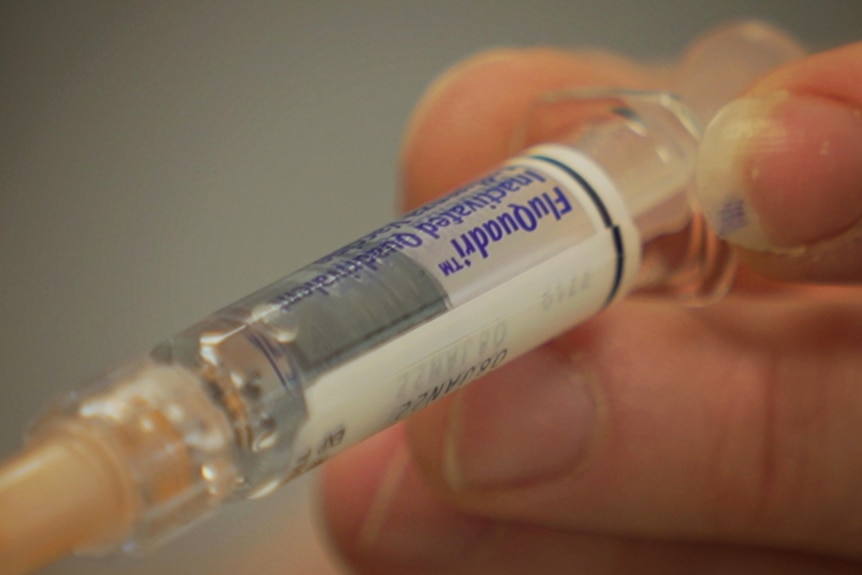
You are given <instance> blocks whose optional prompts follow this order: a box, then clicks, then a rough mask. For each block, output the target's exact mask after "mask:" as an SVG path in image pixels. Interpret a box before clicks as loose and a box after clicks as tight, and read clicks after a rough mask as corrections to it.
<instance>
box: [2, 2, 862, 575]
mask: <svg viewBox="0 0 862 575" xmlns="http://www.w3.org/2000/svg"><path fill="white" fill-rule="evenodd" d="M742 17H758V18H763V19H766V20H769V21H772V22H774V23H776V24H778V25H781V26H783V27H785V28H786V29H788V30H790V31H791V32H793V33H794V34H796V35H797V36H798V37H799V38H801V39H802V40H803V41H804V42H806V43H807V44H808V45H809V46H810V47H812V48H813V49H820V48H826V47H830V46H834V45H837V44H840V43H845V42H849V41H852V40H854V39H859V37H860V35H862V33H860V29H859V23H860V22H862V2H859V0H819V1H818V2H811V1H810V0H726V1H723V2H722V1H719V2H716V1H713V2H706V1H696V0H651V1H649V2H646V1H642V0H628V1H624V0H619V1H613V0H580V1H577V0H570V1H562V0H531V1H530V2H523V1H522V2H517V1H514V0H500V1H497V2H478V1H475V2H470V1H465V0H437V1H435V2H426V3H423V2H409V1H396V0H392V1H388V2H387V1H382V0H378V1H367V2H346V1H344V2H337V1H335V0H309V1H302V0H293V1H286V2H229V1H226V0H222V1H199V2H194V1H182V2H95V1H79V2H74V3H72V2H2V3H1V4H0V458H5V457H7V456H9V455H11V454H12V453H13V452H14V451H15V450H16V449H17V448H18V447H19V446H20V438H21V431H22V430H23V429H24V428H25V427H26V425H27V424H28V422H30V421H31V420H32V419H33V417H34V416H35V415H36V414H37V413H38V411H39V409H40V406H42V405H43V404H44V403H45V402H46V401H47V400H48V399H49V398H50V397H52V396H54V395H56V394H57V393H58V392H60V391H61V390H64V389H67V388H69V387H70V386H73V385H75V384H80V383H81V382H84V381H86V380H88V379H90V378H92V377H94V376H95V375H97V374H99V373H100V372H101V371H102V370H103V369H104V368H105V367H106V366H109V365H113V364H116V363H118V362H120V361H122V360H124V359H127V358H131V357H134V356H136V355H138V354H140V353H142V352H143V351H145V350H147V349H149V348H150V347H151V346H152V345H153V344H155V343H156V342H158V341H159V340H161V339H163V338H164V337H166V336H168V335H170V334H172V333H174V332H176V331H178V330H180V329H182V328H183V327H185V326H187V325H188V324H190V323H192V322H194V321H195V320H197V319H199V318H201V317H202V316H204V315H206V314H208V313H210V312H211V311H213V310H215V309H217V308H219V307H221V306H222V305H224V304H227V303H229V302H231V301H233V300H235V299H237V298H239V297H241V296H243V295H246V294H247V293H249V292H251V291H253V290H255V289H256V288H258V287H261V286H263V285H264V284H267V283H269V282H271V281H273V280H275V279H277V278H278V277H280V276H282V275H284V274H285V273H287V272H288V271H291V270H292V269H294V268H296V267H298V266H300V265H302V264H303V263H307V262H308V261H310V260H311V259H314V258H316V257H318V256H321V255H323V254H325V253H326V252H328V251H329V250H331V249H334V248H336V247H338V246H339V245H340V244H343V243H345V242H347V241H349V240H351V239H354V238H355V237H356V236H358V235H359V234H361V233H363V232H366V231H369V230H370V229H372V228H373V227H375V226H377V225H380V224H383V223H385V221H386V220H387V219H389V218H390V216H392V215H393V213H394V197H395V194H396V189H397V172H398V166H397V159H398V151H399V145H400V140H401V133H402V129H403V126H404V124H405V122H406V121H407V118H408V116H409V114H410V111H411V108H412V106H413V105H414V103H415V102H416V100H417V99H418V98H419V96H420V94H421V93H422V91H423V90H424V88H425V87H426V86H427V85H428V83H429V82H430V81H431V80H432V79H433V78H434V77H435V76H436V75H438V74H439V73H441V72H442V71H443V70H445V69H446V68H447V67H448V66H450V65H452V64H453V63H455V62H457V61H458V60H460V59H462V58H464V57H465V56H467V55H469V54H471V53H473V52H476V51H478V50H482V49H486V48H489V47H495V46H503V45H506V46H512V45H514V46H530V45H537V44H545V45H554V46H561V47H575V46H583V45H589V46H594V47H604V48H608V49H612V50H616V51H620V52H623V53H627V54H633V55H637V56H639V57H648V58H670V57H673V55H675V54H677V53H678V52H679V51H680V50H681V49H682V48H683V47H684V46H685V44H686V42H687V41H688V40H689V39H691V38H692V37H693V36H695V35H697V34H698V33H701V32H703V31H705V30H707V29H709V28H711V27H713V26H715V25H717V24H719V23H722V22H725V21H727V20H729V19H739V18H742ZM313 484H314V477H310V478H306V479H303V480H300V481H298V482H296V483H293V484H291V485H289V486H287V487H285V488H283V489H281V490H280V491H278V492H277V493H275V494H274V495H272V496H270V497H269V498H268V499H265V500H263V501H257V502H251V503H245V504H241V505H233V506H231V507H230V508H229V509H226V510H225V512H224V513H222V514H221V515H220V516H219V517H218V518H216V519H215V520H211V521H210V522H209V523H207V524H206V525H204V526H202V527H199V528H198V529H197V530H195V531H194V532H192V533H190V534H188V535H186V536H185V537H183V538H181V539H180V540H178V541H174V542H172V543H170V544H168V545H167V546H166V547H164V548H162V549H160V550H159V551H158V552H157V553H155V554H153V555H150V556H147V557H145V558H135V559H129V558H112V559H108V560H91V559H69V560H66V561H63V562H61V563H58V564H56V565H54V566H52V567H50V568H48V569H46V570H45V571H44V572H45V573H46V574H51V575H61V574H62V575H73V574H83V573H87V574H89V575H100V574H109V573H110V574H126V575H132V574H144V573H147V574H149V573H159V574H160V575H174V574H177V575H179V574H183V575H198V574H201V575H203V574H207V575H215V574H225V575H227V574H235V573H255V574H256V575H269V574H273V575H274V574H279V575H281V574H292V573H297V574H299V573H301V574H303V575H318V574H320V575H328V574H335V573H346V572H347V571H346V569H345V568H344V567H343V566H341V565H340V564H339V563H338V560H337V558H335V557H334V556H333V554H332V552H331V550H329V549H328V547H327V544H326V542H325V537H324V536H323V535H322V529H321V525H320V523H319V520H318V518H317V515H316V508H315V501H314V499H315V493H314V487H313ZM0 513H2V510H0Z"/></svg>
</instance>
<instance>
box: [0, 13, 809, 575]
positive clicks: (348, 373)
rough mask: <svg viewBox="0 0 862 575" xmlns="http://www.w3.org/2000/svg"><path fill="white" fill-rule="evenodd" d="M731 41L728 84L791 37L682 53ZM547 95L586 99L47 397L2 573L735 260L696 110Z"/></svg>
mask: <svg viewBox="0 0 862 575" xmlns="http://www.w3.org/2000/svg"><path fill="white" fill-rule="evenodd" d="M753 38H754V39H755V40H756V41H754V40H752V39H753ZM728 46H733V47H735V48H734V49H736V50H737V52H735V53H739V47H740V46H746V48H744V49H743V50H742V52H748V51H751V52H756V53H757V54H764V53H766V54H771V55H770V56H769V57H767V58H765V59H761V60H757V65H756V66H751V65H750V64H751V62H752V60H745V61H737V62H735V63H734V64H733V66H732V67H734V69H736V67H741V68H744V69H745V73H744V74H741V75H737V77H736V79H734V83H735V84H734V88H733V91H736V90H737V89H739V88H740V87H741V86H742V85H743V84H744V82H740V80H739V78H741V77H744V78H745V79H746V80H745V81H746V82H747V81H749V80H750V79H751V78H753V77H755V76H756V75H758V74H760V73H761V72H762V71H764V70H765V69H768V68H770V67H772V66H774V65H776V64H777V63H779V62H780V61H783V60H785V59H787V58H789V57H793V56H796V55H798V48H797V47H796V46H795V45H794V44H793V43H792V42H791V41H789V40H788V39H787V38H786V37H785V36H783V35H782V34H781V33H779V32H776V31H774V30H771V29H769V28H767V27H764V26H762V25H753V24H744V25H741V26H736V27H731V28H727V29H724V30H722V31H720V32H719V33H717V34H715V35H713V36H709V37H707V38H706V39H704V40H702V41H700V42H699V43H697V44H696V45H695V49H694V50H693V51H692V54H695V55H697V54H699V56H696V57H694V56H690V57H689V58H688V59H686V60H685V62H686V66H688V67H690V68H692V69H695V70H698V71H699V70H700V67H699V65H698V58H700V59H703V60H702V62H707V61H709V62H711V63H713V62H714V60H715V58H716V53H717V52H716V51H719V52H722V51H725V50H727V49H728V48H727V47H728ZM710 65H711V64H710ZM716 73H717V74H725V72H723V71H721V70H719V71H718V72H716ZM703 77H707V78H711V77H712V76H711V75H710V73H706V72H705V75H704V76H703ZM698 82H700V81H699V80H698ZM726 87H727V86H726ZM686 90H689V88H686V86H685V85H684V84H681V85H680V86H679V91H680V92H682V93H686ZM733 91H731V92H728V93H727V94H726V95H725V99H727V98H729V97H731V96H732V95H733ZM710 93H711V94H712V93H713V92H710ZM558 96H560V97H559V98H558V100H557V101H566V102H568V103H570V104H571V103H575V104H576V105H578V106H580V107H581V108H582V111H583V114H582V117H581V118H580V121H579V122H578V127H577V128H576V129H573V130H572V131H570V133H569V134H568V136H567V137H566V138H565V139H564V140H563V141H561V142H557V143H550V144H544V145H541V146H538V147H535V148H531V149H529V150H527V151H526V152H524V153H522V154H520V155H518V156H516V157H514V158H513V159H511V160H509V161H508V162H506V163H504V164H503V165H502V166H500V167H499V168H497V169H496V170H494V171H492V172H491V173H489V174H488V175H486V176H485V177H483V178H480V179H478V180H477V181H476V182H474V183H472V184H469V185H467V186H465V187H463V188H460V189H458V190H456V191H455V192H453V193H452V194H450V195H449V196H446V197H445V198H442V199H440V200H437V201H435V202H432V203H431V204H429V205H426V206H424V207H422V208H419V209H418V210H415V211H414V212H411V213H410V214H406V215H404V216H403V217H401V218H399V219H398V220H396V221H395V222H392V223H391V224H389V225H387V226H385V227H383V228H381V229H379V230H376V231H375V232H373V233H371V234H369V235H367V236H364V237H362V238H360V239H359V240H357V241H356V242H353V243H351V244H349V245H347V246H345V247H344V248H342V249H340V250H338V251H336V252H335V253H333V254H330V255H329V256H326V257H324V258H322V259H320V260H318V261H316V262H314V263H313V264H311V265H309V266H307V267H305V268H303V269H301V270H299V271H297V272H295V273H293V274H291V275H289V276H287V277H286V278H284V279H283V280H280V281H278V282H276V283H275V284H273V285H271V286H268V287H266V288H264V289H262V290H260V291H259V292H257V293H255V294H253V295H251V296H249V297H247V298H245V299H243V300H241V301H239V302H237V303H235V304H233V305H231V306H228V307H226V308H224V309H222V310H221V311H219V312H217V313H215V314H213V315H212V316H210V317H209V318H206V319H205V320H203V321H201V322H200V323H198V324H196V325H194V326H192V327H191V328H189V329H187V330H185V331H183V332H182V333H180V334H178V335H177V336H175V337H173V338H171V339H169V340H168V341H166V342H164V343H163V344H161V345H159V346H157V347H156V348H155V350H154V351H153V352H152V353H150V354H149V355H148V356H147V357H145V358H144V359H142V360H140V361H139V362H137V363H134V364H131V365H129V366H127V367H124V368H122V369H120V370H118V371H116V372H113V373H111V374H109V375H107V376H106V377H105V378H103V379H102V380H101V381H99V382H97V383H95V384H93V385H91V386H89V387H87V388H84V389H82V390H80V391H75V392H73V393H71V394H69V395H68V396H67V397H65V398H62V399H61V400H59V401H58V402H57V403H56V404H55V405H53V406H52V407H51V408H50V409H49V410H48V411H47V412H46V413H45V414H44V416H43V417H42V418H41V419H40V421H39V422H38V423H37V424H36V426H35V427H34V429H33V430H32V432H31V434H30V437H29V440H28V445H27V447H26V449H25V451H24V452H23V453H22V454H21V455H20V456H18V457H17V458H15V459H13V460H11V461H10V462H8V463H7V464H6V466H5V467H3V468H0V510H2V513H0V565H2V567H0V573H3V574H11V573H24V572H26V571H27V570H29V569H32V568H35V567H36V566H38V565H41V564H44V563H46V562H48V561H51V560H53V559H54V558H57V557H59V556H62V555H63V554H66V553H68V552H72V551H74V552H79V553H95V554H98V553H104V552H109V551H114V550H126V551H135V550H141V549H147V548H150V547H152V546H153V545H155V544H157V543H158V542H160V541H161V540H163V539H164V538H166V537H169V536H172V535H174V534H176V533H177V532H179V531H181V530H183V529H185V528H187V527H188V526H189V525H191V524H193V523H194V522H196V521H198V520H200V519H201V518H203V517H205V516H206V515H207V514H208V513H209V512H211V511H212V510H214V509H216V508H217V507H218V506H220V505H221V504H222V503H224V502H226V501H228V500H234V499H242V498H248V497H260V496H263V495H266V494H267V493H269V492H271V491H272V490H273V489H275V488H276V487H277V486H279V485H281V484H282V483H284V482H286V481H288V480H290V479H291V478H293V477H295V476H296V475H298V474H301V473H303V472H305V471H307V470H309V469H311V468H313V467H315V466H316V465H318V464H320V463H321V462H323V461H324V460H326V459H327V458H329V457H331V456H332V455H334V454H335V453H337V452H338V451H340V450H341V449H344V448H345V447H347V446H349V445H351V444H353V443H356V442H357V441H359V440H361V439H364V438H365V437H368V436H369V435H371V434H373V433H375V432H377V431H379V430H381V429H383V428H385V427H387V426H389V425H391V424H393V423H395V422H397V421H399V420H401V419H403V418H405V417H407V416H409V415H410V414H411V413H414V412H415V411H417V410H419V409H422V408H423V407H425V406H426V405H428V404H429V403H431V402H433V401H434V400H436V399H439V398H440V397H443V396H445V395H447V394H449V393H452V392H454V391H456V390H457V389H460V388H461V387H463V386H464V385H466V384H468V383H469V382H470V381H473V380H474V379H476V378H478V377H479V376H481V375H482V374H484V373H486V372H488V371H490V370H491V369H494V368H496V367H499V366H500V365H503V364H504V363H506V362H507V361H509V360H511V359H513V358H514V357H517V356H518V355H520V354H521V353H524V352H526V351H528V350H529V349H532V348H534V347H536V346H537V345H540V344H541V343H542V342H544V341H547V340H548V339H550V338H552V337H554V336H556V335H558V334H560V333H561V332H563V331H565V330H567V329H570V328H571V327H572V326H574V325H576V324H577V323H579V322H580V321H582V320H584V319H586V318H588V317H590V316H592V315H594V314H596V313H598V312H599V311H601V310H602V309H603V308H605V307H606V306H607V305H610V304H611V303H613V302H614V301H616V300H618V299H620V298H622V297H624V296H625V295H626V294H627V293H629V292H630V291H632V290H633V289H636V288H640V289H644V290H650V291H652V292H654V293H657V294H658V293H661V294H664V295H671V296H673V297H676V298H678V299H681V300H687V301H705V300H709V299H711V298H713V297H717V296H719V295H720V294H721V293H722V292H723V291H724V290H726V289H727V287H728V285H729V282H730V279H731V278H732V269H733V260H732V257H731V256H730V252H729V251H728V250H727V249H726V248H725V247H724V246H723V245H722V244H721V243H720V242H718V241H716V240H715V239H714V238H713V237H712V236H711V235H710V234H709V232H708V230H707V229H706V228H705V226H703V225H702V223H701V221H700V220H699V218H698V217H697V216H696V215H695V212H694V211H693V210H692V208H691V207H690V204H689V202H688V199H687V191H688V186H689V185H690V182H691V175H692V168H693V162H694V155H695V153H696V150H697V136H698V130H699V128H698V125H699V124H700V123H701V121H702V120H704V119H706V118H698V117H697V113H696V112H692V111H691V110H690V109H689V108H688V107H686V105H684V104H683V103H682V102H681V101H680V100H679V99H678V98H676V97H675V96H671V95H670V94H669V93H641V92H630V91H614V92H596V91H594V92H589V93H585V92H578V93H569V94H565V95H558ZM710 105H711V104H710ZM696 107H697V106H695V108H696ZM46 497H51V498H52V501H53V502H54V504H53V505H51V506H50V508H49V506H45V505H44V500H45V498H46Z"/></svg>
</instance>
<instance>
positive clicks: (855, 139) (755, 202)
mask: <svg viewBox="0 0 862 575" xmlns="http://www.w3.org/2000/svg"><path fill="white" fill-rule="evenodd" d="M696 181H697V185H696V195H697V199H698V201H699V203H700V206H701V209H702V210H703V211H704V213H705V215H706V217H707V219H708V220H709V221H710V223H711V224H712V226H713V228H714V229H715V230H716V232H717V233H718V235H720V236H722V237H724V238H726V239H727V240H728V241H729V242H731V243H733V244H736V245H737V246H739V247H740V248H741V249H740V252H741V255H742V258H743V260H744V261H745V262H746V263H747V264H748V265H749V266H750V267H752V268H754V269H755V270H757V271H759V272H761V273H764V274H765V275H768V276H771V277H773V278H777V279H787V280H796V281H860V280H862V43H857V44H851V45H849V46H845V47H842V48H838V49H835V50H832V51H829V52H824V53H821V54H817V55H814V56H810V57H808V58H805V59H803V60H799V61H796V62H794V63H792V64H789V65H787V66H785V67H783V68H781V69H779V70H777V71H775V72H773V73H772V74H770V75H768V76H766V77H765V78H763V79H762V80H761V81H759V82H758V83H757V84H755V85H754V86H753V87H752V88H751V89H750V90H749V91H748V92H747V93H746V94H745V95H744V96H743V97H741V98H739V99H737V100H735V101H733V102H731V103H730V104H728V105H727V106H725V107H724V108H723V109H722V110H720V111H719V113H718V114H717V115H716V117H715V119H714V120H713V121H712V123H711V124H710V125H709V126H708V127H707V129H706V132H705V134H704V138H703V142H702V145H701V149H700V155H699V158H698V165H697V170H696Z"/></svg>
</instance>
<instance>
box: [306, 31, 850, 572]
mask: <svg viewBox="0 0 862 575" xmlns="http://www.w3.org/2000/svg"><path fill="white" fill-rule="evenodd" d="M651 77H654V75H653V74H650V73H649V71H646V70H644V69H642V68H639V67H637V66H635V65H632V64H630V63H628V62H627V61H625V60H623V59H620V58H617V57H615V56H610V55H603V54H583V53H571V52H561V51H554V50H548V49H533V50H497V51H493V52H490V53H485V54H480V55H478V56H475V57H473V58H471V59H469V60H467V61H466V62H464V63H462V64H460V65H458V66H456V67H455V68H454V69H453V70H452V71H450V72H449V73H447V74H446V75H444V77H442V78H441V79H439V80H438V81H437V82H435V84H434V85H433V86H432V87H431V88H430V89H429V91H428V94H427V95H426V96H425V98H424V99H423V100H422V102H421V103H420V104H419V106H418V109H417V111H416V113H415V115H414V118H413V120H412V121H411V124H410V126H409V128H408V133H407V136H406V139H405V144H404V150H403V157H402V166H403V169H402V183H403V186H402V189H403V190H404V195H403V206H402V207H403V208H405V209H409V208H411V207H415V206H418V205H421V204H422V203H425V202H427V201H428V200H431V199H433V198H435V197H437V196H439V195H441V194H443V193H445V192H446V191H448V190H450V189H452V188H454V187H456V186H457V185H459V184H462V183H464V182H466V181H469V180H470V179H471V178H473V177H475V176H477V175H479V174H481V173H483V172H484V171H486V170H487V169H489V168H491V167H493V166H494V165H495V164H497V163H498V162H500V161H502V160H504V159H505V158H506V157H507V156H509V155H511V149H510V148H511V136H512V133H513V132H514V131H515V129H516V127H517V126H518V125H519V123H520V122H522V121H523V118H524V116H525V114H526V113H527V111H528V109H529V108H530V106H531V105H532V103H533V102H535V101H536V99H537V98H538V97H539V95H541V94H544V93H547V92H552V91H554V90H559V89H564V88H570V87H573V86H577V85H601V86H615V85H617V86H629V87H631V86H649V84H650V80H649V79H650V78H651ZM741 96H742V99H740V100H738V101H736V102H734V103H732V104H730V106H728V107H727V108H726V109H725V110H724V111H723V112H722V113H721V114H720V115H719V117H718V118H717V119H716V120H715V121H714V122H713V124H712V125H711V126H710V127H709V128H708V130H707V133H706V135H705V138H704V149H707V148H708V149H709V150H711V151H710V154H711V155H707V154H704V157H702V158H701V159H700V160H699V166H698V174H699V176H700V177H701V179H702V180H703V183H702V189H700V191H699V193H700V194H701V195H702V196H703V199H704V201H705V203H706V204H709V202H710V201H711V200H714V199H715V198H720V197H722V194H726V193H738V194H739V196H740V197H741V198H742V201H743V202H744V203H745V206H746V209H747V210H748V211H749V213H750V214H751V219H750V222H749V226H753V228H752V229H750V230H749V232H751V233H748V234H738V235H737V234H735V233H730V234H729V235H728V240H730V241H731V242H742V243H744V244H745V245H744V246H737V249H738V251H739V253H740V259H741V261H742V266H741V269H740V271H739V274H738V279H737V282H736V284H735V286H734V288H733V289H732V291H731V293H730V294H729V295H728V296H726V297H725V298H724V299H723V300H722V301H721V302H719V303H717V304H715V305H712V306H709V307H706V308H702V309H687V308H681V307H679V306H676V305H674V304H673V303H670V302H663V301H658V300H653V299H648V298H639V297H637V296H635V297H630V298H629V299H627V300H626V301H624V302H622V303H620V304H618V305H616V306H614V307H612V308H610V309H608V310H606V311H605V312H603V313H602V314H601V315H599V316H598V317H596V318H594V319H592V320H590V321H588V322H587V323H586V324H584V325H581V326H579V327H577V328H575V329H573V330H572V331H570V332H569V333H566V334H565V335H563V336H562V337H560V338H558V339H556V340H554V341H552V342H550V343H548V344H546V345H544V346H542V347H541V348H539V349H537V350H535V351H533V352H530V353H529V354H527V355H526V356H524V357H522V358H519V359H517V360H515V361H513V362H512V363H510V364H508V365H507V366H504V367H503V368H501V369H499V370H498V371H496V372H493V373H491V374H489V375H488V376H486V377H485V378H483V379H481V380H479V381H477V382H474V383H473V384H471V385H470V386H468V387H466V388H465V389H463V390H461V391H459V392H457V393H455V394H453V395H452V396H450V397H447V398H444V399H443V400H441V401H440V402H438V403H437V404H435V405H433V406H431V407H429V408H428V409H426V410H424V411H422V412H420V413H418V414H417V415H415V416H414V417H412V418H410V419H409V420H408V421H407V422H406V423H405V424H403V425H399V426H396V427H395V428H393V429H390V430H388V431H386V432H384V433H382V434H380V435H378V436H376V437H374V438H372V439H370V440H368V441H366V442H364V443H363V444H360V445H359V446H357V447H356V448H354V449H351V450H349V451H347V452H346V453H344V454H342V455H340V456H338V457H336V458H335V459H334V460H333V461H332V462H330V464H328V466H327V467H326V469H325V472H324V478H323V487H322V496H323V508H324V513H325V518H326V523H327V527H328V529H329V531H330V533H331V534H332V539H333V541H334V544H335V545H336V547H337V549H338V551H339V552H340V553H341V555H342V556H343V557H344V559H345V560H346V562H347V563H348V564H349V566H350V568H351V569H353V570H355V571H356V572H358V573H369V574H370V573H373V574H390V573H392V574H403V573H411V574H417V575H431V574H437V573H440V574H442V573H446V574H456V575H457V574H465V575H466V574H470V575H481V574H483V573H489V574H490V573H493V574H495V575H505V574H508V573H512V574H515V573H519V574H520V573H590V574H591V575H595V574H598V575H603V574H630V573H638V574H640V573H646V574H650V573H662V574H664V575H666V574H672V573H714V574H723V573H733V574H740V573H757V574H768V573H782V574H787V573H791V574H796V573H799V574H803V573H805V574H807V573H812V574H813V573H817V574H827V575H828V574H832V573H857V572H862V489H860V487H859V486H860V485H862V441H859V438H860V437H862V353H860V350H862V292H860V289H859V288H858V287H857V284H858V282H859V281H860V280H862V232H860V230H862V224H860V218H862V162H860V161H859V160H858V158H862V113H860V110H862V44H854V45H849V46H846V47H843V48H839V49H836V50H833V51H830V52H825V53H822V54H817V55H813V56H810V57H808V58H806V59H803V60H800V61H797V62H794V63H791V64H789V65H787V66H785V67H783V68H781V69H779V70H777V71H775V72H773V73H771V74H769V75H768V76H766V77H764V78H762V79H761V80H760V81H758V82H757V83H755V84H754V85H752V86H751V87H750V88H749V89H748V90H747V91H746V92H745V93H744V94H742V95H741ZM750 126H759V127H761V128H762V129H757V130H754V129H752V130H749V129H747V128H748V127H750ZM559 130H560V125H559V124H558V123H555V120H554V118H542V119H541V121H539V122H538V123H537V125H536V126H534V129H533V130H531V132H530V140H532V141H542V140H545V139H548V138H552V137H554V136H555V135H557V132H558V131H559ZM528 143H529V142H528ZM729 156H732V157H733V159H734V161H733V162H723V163H720V162H717V161H716V160H715V158H720V157H729ZM719 164H721V165H719ZM731 183H732V184H733V186H734V189H728V188H729V186H730V185H731Z"/></svg>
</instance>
